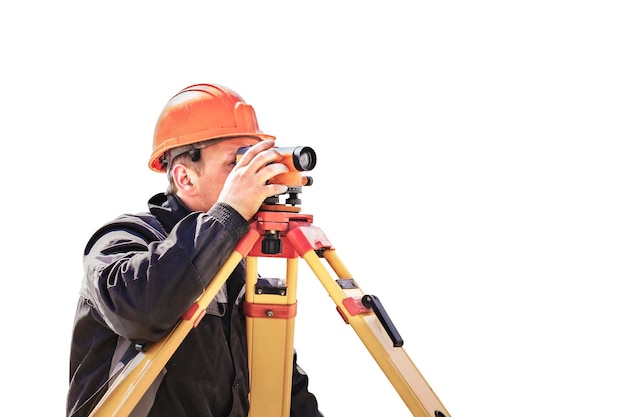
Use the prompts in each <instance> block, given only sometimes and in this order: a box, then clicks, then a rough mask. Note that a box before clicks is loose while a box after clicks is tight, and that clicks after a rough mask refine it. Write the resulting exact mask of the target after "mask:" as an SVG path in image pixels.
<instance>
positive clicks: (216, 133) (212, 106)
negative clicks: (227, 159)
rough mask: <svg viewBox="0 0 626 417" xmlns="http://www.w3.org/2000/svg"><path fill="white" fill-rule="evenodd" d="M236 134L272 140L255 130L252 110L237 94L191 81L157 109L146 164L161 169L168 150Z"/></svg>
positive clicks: (166, 161)
mask: <svg viewBox="0 0 626 417" xmlns="http://www.w3.org/2000/svg"><path fill="white" fill-rule="evenodd" d="M239 136H251V137H256V138H258V139H259V140H265V139H275V138H274V136H271V135H266V134H264V133H263V132H261V130H259V124H258V122H257V119H256V113H255V112H254V109H253V108H252V106H251V105H249V104H246V102H245V101H244V99H243V98H242V97H241V96H240V95H239V94H237V93H236V92H234V91H233V90H231V89H229V88H227V87H224V86H221V85H216V84H194V85H191V86H189V87H186V88H184V89H183V90H181V91H180V92H179V93H177V94H176V95H175V96H174V97H172V98H171V99H170V100H169V101H168V102H167V104H166V105H165V108H164V109H163V111H162V112H161V115H160V116H159V119H158V120H157V123H156V127H155V128H154V140H153V146H152V155H151V156H150V161H149V163H148V166H149V167H150V169H151V170H153V171H156V172H165V170H166V165H167V163H168V160H167V153H168V151H169V150H170V149H173V148H178V147H181V146H189V145H193V144H194V143H198V142H206V141H210V140H214V139H221V138H230V137H239Z"/></svg>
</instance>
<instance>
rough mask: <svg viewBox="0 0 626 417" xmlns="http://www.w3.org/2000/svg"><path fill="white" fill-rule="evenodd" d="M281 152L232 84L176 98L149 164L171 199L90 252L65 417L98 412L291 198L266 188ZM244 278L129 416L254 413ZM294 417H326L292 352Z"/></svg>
mask: <svg viewBox="0 0 626 417" xmlns="http://www.w3.org/2000/svg"><path fill="white" fill-rule="evenodd" d="M246 146H251V147H250V148H249V149H248V150H247V152H246V153H245V154H244V155H243V156H242V157H241V158H240V159H239V161H237V156H236V154H237V150H238V149H239V148H241V147H246ZM273 146H274V137H273V136H270V135H266V134H264V133H262V132H261V131H260V130H259V127H258V123H257V119H256V115H255V112H254V109H253V108H252V107H251V106H250V105H248V104H246V103H245V101H244V100H243V99H242V98H241V96H239V95H238V94H237V93H235V92H234V91H232V90H230V89H228V88H225V87H223V86H218V85H209V84H198V85H192V86H190V87H187V88H185V89H183V90H182V91H180V92H179V93H178V94H176V95H175V96H174V97H173V98H172V99H170V101H169V102H168V103H167V105H166V106H165V108H164V109H163V111H162V113H161V115H160V117H159V120H158V121H157V125H156V128H155V132H154V143H153V152H152V155H151V157H150V161H149V167H150V168H151V169H152V170H154V171H157V172H165V173H166V175H167V178H168V182H169V186H168V190H167V192H166V193H160V194H157V195H155V196H154V197H152V198H151V199H150V201H149V202H148V208H149V212H146V213H139V214H135V215H128V214H127V215H122V216H120V217H118V218H117V219H115V220H113V221H110V222H108V223H106V224H105V225H103V226H102V227H101V228H100V229H99V230H98V231H96V233H94V235H93V236H92V237H91V239H90V240H89V242H88V243H87V245H86V247H85V252H84V272H85V275H84V279H83V283H82V286H81V290H80V297H79V301H78V307H77V312H76V318H75V323H74V332H73V337H72V344H71V353H70V386H69V391H68V397H67V415H68V416H87V415H89V413H90V411H91V410H92V409H93V407H94V406H95V405H96V404H97V402H98V400H99V398H101V396H102V395H103V394H104V392H105V391H106V389H107V388H108V382H109V381H110V378H111V377H112V376H113V375H115V372H117V371H118V370H119V369H120V368H121V367H122V366H123V365H124V364H126V363H128V361H129V360H130V359H131V358H132V357H133V356H134V355H136V354H137V346H143V345H145V344H149V343H151V342H155V341H158V340H159V339H161V338H162V337H163V336H164V335H166V334H167V333H168V332H169V331H170V330H171V329H172V328H173V327H174V326H175V325H176V323H177V321H178V320H179V319H180V317H181V316H182V315H183V314H184V313H185V311H187V309H188V308H189V307H190V306H191V304H192V303H193V302H194V301H195V300H196V299H197V298H198V297H199V296H200V294H201V293H202V292H203V290H204V289H205V288H206V287H207V285H208V284H209V282H210V281H211V279H212V278H213V277H214V276H215V274H216V272H217V271H218V270H219V268H220V267H221V266H222V265H223V263H224V261H225V260H226V258H227V257H228V256H229V255H230V254H231V252H232V251H233V249H234V247H235V244H236V243H237V242H238V241H239V240H240V239H241V238H242V237H243V236H244V235H245V234H246V232H247V231H248V230H249V227H250V226H249V223H248V221H249V220H250V219H251V218H252V217H253V216H254V215H255V214H256V212H257V211H258V209H259V207H260V205H261V203H262V202H263V201H264V200H265V199H266V198H268V197H271V196H275V195H279V194H282V193H284V192H286V191H287V186H286V185H282V184H269V183H268V180H269V179H270V178H273V177H274V176H276V175H278V174H282V173H285V172H287V171H288V168H287V166H285V165H283V164H281V163H280V159H281V156H280V154H279V153H278V152H277V151H275V150H273V149H272V147H273ZM244 283H245V265H244V261H242V262H241V263H240V264H239V265H238V266H237V267H236V268H235V269H234V271H233V273H232V274H231V276H230V277H229V279H228V280H227V283H226V284H225V285H224V286H223V287H222V288H221V289H220V291H219V292H218V294H217V296H216V297H215V298H214V299H213V301H212V302H211V304H210V305H209V307H208V308H207V311H206V314H205V316H204V317H203V318H202V320H200V321H199V322H198V323H197V326H196V327H195V328H194V329H192V331H191V332H190V333H189V334H188V335H187V337H186V338H185V339H184V341H183V342H182V343H181V345H180V346H179V347H178V349H177V350H176V351H175V352H174V354H173V356H172V357H171V359H170V360H169V361H168V363H167V365H166V366H165V369H163V371H162V372H161V374H160V375H159V376H158V377H157V379H156V380H155V381H154V383H153V384H152V385H151V386H150V388H149V389H148V391H147V392H146V394H145V395H144V396H143V397H142V399H141V400H140V402H139V403H138V404H137V406H136V407H135V408H134V410H133V412H132V414H131V415H132V416H134V417H135V416H149V417H158V416H164V417H182V416H198V417H227V416H228V417H246V416H247V413H248V394H249V380H248V363H247V346H246V329H245V316H244V314H243V310H242V304H243V300H242V296H243V287H244ZM268 383H271V381H268ZM291 415H292V416H294V417H295V416H302V417H311V416H315V417H319V416H321V413H320V412H319V411H318V405H317V401H316V398H315V397H314V396H313V395H312V394H311V393H309V392H308V377H307V376H306V374H304V372H302V370H301V369H300V368H299V367H298V366H297V363H296V357H295V354H294V371H293V384H292V399H291Z"/></svg>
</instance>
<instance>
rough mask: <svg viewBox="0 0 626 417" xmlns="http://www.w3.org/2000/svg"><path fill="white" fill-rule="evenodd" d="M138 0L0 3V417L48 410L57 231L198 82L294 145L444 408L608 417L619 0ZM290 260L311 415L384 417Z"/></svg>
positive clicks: (70, 280) (323, 212) (60, 271)
mask: <svg viewBox="0 0 626 417" xmlns="http://www.w3.org/2000/svg"><path fill="white" fill-rule="evenodd" d="M138 3H139V2H129V1H117V0H115V1H109V2H102V3H94V2H78V1H65V0H57V1H30V2H28V1H24V2H5V3H3V5H2V6H1V7H0V39H1V40H0V42H1V46H2V49H1V54H2V64H1V65H0V68H1V69H0V71H1V75H2V76H1V77H0V92H1V96H0V106H1V108H0V114H1V120H2V121H1V129H0V133H1V134H2V138H1V140H2V144H3V148H2V164H1V166H2V178H3V182H4V193H3V195H4V197H3V201H2V207H1V210H2V217H1V219H2V224H3V227H2V231H3V239H2V243H1V245H2V250H1V254H2V266H3V267H2V272H0V274H1V275H2V298H3V301H2V304H1V307H0V308H1V309H2V311H1V314H0V317H2V321H3V326H2V327H3V332H4V335H3V337H2V343H1V345H0V352H1V353H2V358H1V360H2V363H3V365H2V377H3V378H2V379H3V380H4V382H5V383H4V384H3V388H2V391H0V392H1V394H0V397H1V398H2V408H3V410H4V411H2V412H0V413H1V414H3V415H6V414H7V413H8V412H9V411H8V410H11V411H10V413H12V414H16V415H32V416H35V415H57V416H61V415H63V414H64V407H65V392H66V388H67V383H68V351H69V343H70V332H71V327H72V322H73V314H74V306H75V303H76V299H77V291H78V288H79V285H80V280H81V274H82V269H81V252H82V249H83V246H84V244H85V243H86V241H87V239H88V238H89V236H90V234H91V232H93V231H94V229H95V228H96V227H97V226H99V225H100V224H101V223H103V222H105V221H107V220H109V219H111V218H113V217H115V216H117V215H118V214H121V213H123V212H138V211H144V210H145V208H146V201H147V199H148V198H149V197H150V196H152V195H153V194H154V193H156V192H159V191H163V190H164V189H165V178H164V177H163V176H161V175H159V174H155V173H153V172H152V171H150V170H149V169H148V168H147V161H148V157H149V154H150V152H151V144H152V133H153V128H154V123H155V122H156V119H157V117H158V114H159V113H160V111H161V109H162V108H163V106H164V105H165V103H166V101H167V100H168V99H169V98H170V97H171V96H172V95H173V94H174V93H176V92H177V91H178V90H180V89H181V88H183V87H185V86H187V85H189V84H193V83H198V82H214V83H221V84H224V85H227V86H230V87H232V88H233V89H235V90H236V91H238V92H239V93H240V94H241V95H242V96H243V97H244V98H245V99H246V101H247V102H249V103H250V104H252V105H253V106H254V107H255V109H256V112H257V116H258V118H259V123H260V126H261V129H263V130H264V131H265V132H266V133H271V134H274V135H276V136H277V137H278V144H279V145H283V146H295V145H309V146H311V147H313V148H314V149H315V150H316V152H317V154H318V166H317V168H316V169H315V170H314V171H313V172H312V173H311V174H312V175H313V178H314V181H315V182H314V184H313V186H311V187H308V188H307V189H305V192H304V193H303V195H302V199H303V204H302V208H303V211H304V212H307V213H311V214H314V223H315V224H316V225H318V226H320V227H321V228H322V229H323V230H324V231H325V232H326V234H327V236H328V237H329V238H330V240H331V241H332V242H333V244H334V245H335V247H336V248H337V252H338V254H339V255H340V257H341V259H342V260H343V261H344V263H345V264H346V266H347V267H348V269H350V271H351V272H352V274H353V275H354V276H355V278H356V279H357V282H358V283H359V284H360V285H361V287H362V288H363V289H364V290H365V292H367V293H372V294H375V295H377V296H378V297H379V298H380V299H381V301H382V302H383V304H384V306H385V308H386V309H387V311H388V313H389V314H390V316H391V318H392V320H393V321H394V323H395V325H396V327H397V328H398V329H399V331H400V333H401V335H402V336H403V338H404V340H405V349H406V350H407V352H408V353H409V355H410V356H411V358H412V359H413V361H414V362H415V364H416V366H417V367H418V368H419V369H420V371H421V372H422V373H423V375H424V376H425V378H426V380H427V381H428V382H429V383H430V385H431V386H432V388H433V389H434V390H435V392H436V393H437V395H438V396H439V397H440V399H441V400H442V402H443V403H444V405H445V406H446V407H447V409H448V411H449V412H450V414H451V415H452V416H456V417H460V416H468V417H469V416H481V417H487V416H509V417H514V416H528V415H554V416H588V415H612V416H623V415H626V405H624V401H623V397H624V392H625V389H626V383H625V382H624V381H625V379H624V374H625V372H626V359H625V356H624V352H625V351H626V343H625V342H624V337H623V336H624V335H623V332H624V318H625V317H626V316H625V313H626V307H625V303H624V293H625V291H624V288H623V281H624V277H625V272H626V269H625V266H624V254H625V253H626V240H625V239H626V221H625V218H624V213H625V211H626V210H625V209H626V198H625V194H624V191H625V184H624V179H625V178H626V168H625V166H624V157H625V156H626V155H625V152H624V140H625V133H626V128H625V114H626V113H625V110H626V81H625V76H624V74H626V58H625V46H626V45H625V40H626V29H625V25H624V21H625V18H626V15H625V13H624V10H623V9H622V8H621V7H620V6H621V2H619V1H602V0H595V1H554V0H543V1H524V2H497V1H482V0H480V1H474V2H463V1H439V2H408V1H406V2H401V1H395V0H391V1H385V2H377V3H374V2H371V1H365V2H363V1H361V2H357V1H343V2H342V1H332V2H331V1H321V2H310V3H306V4H305V3H302V2H287V1H266V2H229V3H228V5H224V4H225V3H226V2H214V1H202V2H199V1H198V2H193V1H180V2H163V1H153V2H147V1H145V2H142V4H141V5H139V4H138ZM8 4H10V5H8ZM301 265H302V267H301V273H300V276H299V284H300V285H299V290H298V294H299V297H298V298H299V314H298V319H297V324H296V346H297V349H298V352H299V356H300V362H301V365H302V366H303V367H304V368H305V369H306V370H307V371H308V373H309V375H310V378H311V384H310V388H311V390H312V391H313V392H314V393H315V394H316V395H317V397H318V400H319V402H320V407H321V409H322V410H323V411H324V412H325V414H326V416H327V417H330V416H352V415H360V416H383V415H384V416H408V415H410V413H409V411H408V410H407V409H406V407H405V406H404V405H403V404H402V402H401V401H400V400H399V397H398V396H397V394H396V393H395V392H394V391H393V387H392V386H391V385H390V384H389V382H388V381H387V380H386V378H385V377H384V376H383V374H382V372H380V370H379V369H378V368H377V367H376V365H375V363H374V361H373V359H372V358H371V357H370V356H368V354H367V353H366V351H365V348H364V346H363V344H361V343H360V342H359V341H358V338H357V337H356V335H355V334H354V332H353V331H352V330H351V328H350V327H349V326H347V325H345V324H344V323H343V322H342V321H341V320H340V319H339V316H338V315H337V314H336V312H335V310H334V307H335V306H334V304H333V303H332V302H331V301H330V299H329V298H328V296H327V294H326V293H325V292H324V290H323V288H322V287H321V286H320V285H319V284H318V283H317V282H316V281H315V277H314V276H313V275H312V273H311V272H310V271H309V270H308V269H307V268H306V264H305V263H304V262H302V263H301ZM261 272H262V267H261Z"/></svg>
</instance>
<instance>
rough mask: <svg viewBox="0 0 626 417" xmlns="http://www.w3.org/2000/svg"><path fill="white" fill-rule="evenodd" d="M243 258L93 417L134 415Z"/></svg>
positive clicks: (235, 256) (231, 262)
mask: <svg viewBox="0 0 626 417" xmlns="http://www.w3.org/2000/svg"><path fill="white" fill-rule="evenodd" d="M252 238H255V236H252ZM242 241H244V243H246V245H247V246H248V248H247V249H244V250H245V252H244V253H247V252H248V250H249V246H250V245H251V244H250V243H248V241H246V240H245V239H244V240H242ZM242 258H243V255H242V254H241V253H240V252H238V251H233V253H231V255H230V257H229V258H228V259H227V260H226V262H225V263H224V265H223V266H222V267H221V268H220V270H219V271H218V272H217V274H216V275H215V277H214V278H213V280H212V281H211V283H210V284H209V285H208V287H207V288H206V290H205V291H204V293H202V295H201V296H200V297H199V298H198V299H197V300H196V302H195V303H194V304H193V305H192V306H191V308H190V309H189V310H187V313H186V314H185V315H184V316H183V317H182V318H181V320H180V321H179V322H178V324H177V325H176V327H175V328H174V329H173V330H172V331H171V332H170V333H169V334H168V335H167V336H165V337H164V338H162V339H161V340H159V341H158V342H156V343H153V344H150V345H148V348H147V349H146V351H145V352H140V353H139V354H137V356H136V357H135V358H134V359H133V360H132V361H131V363H130V364H129V365H131V366H130V367H129V368H128V369H127V370H126V371H124V372H123V373H122V374H120V375H119V376H118V377H117V379H116V380H115V381H113V382H112V384H111V385H110V387H109V389H108V390H107V392H106V393H105V394H104V396H103V397H102V399H101V400H100V401H99V402H98V404H97V405H96V407H95V408H94V409H93V410H92V412H91V413H90V414H89V417H126V416H128V415H129V414H130V413H131V412H132V411H133V409H134V408H135V406H136V405H137V403H138V402H139V400H140V399H141V397H143V395H144V394H145V393H146V391H147V390H148V388H149V387H150V385H151V384H152V382H153V381H154V380H155V379H156V377H157V376H158V375H159V373H160V372H161V370H162V369H163V368H164V367H165V365H166V364H167V361H168V360H169V359H170V358H171V357H172V355H173V354H174V352H175V351H176V349H178V347H179V346H180V344H181V343H182V342H183V340H184V339H185V337H186V336H187V334H188V333H189V332H190V331H191V329H192V328H193V326H194V323H195V322H196V320H198V319H199V318H200V316H201V315H202V314H203V312H204V311H205V310H206V308H207V307H208V306H209V304H210V303H211V300H213V298H214V297H215V295H216V294H217V292H218V291H219V290H220V288H222V286H223V285H224V284H225V283H226V280H227V279H228V277H229V276H230V274H231V273H232V271H233V270H234V269H235V267H237V264H238V263H239V262H240V261H241V259H242Z"/></svg>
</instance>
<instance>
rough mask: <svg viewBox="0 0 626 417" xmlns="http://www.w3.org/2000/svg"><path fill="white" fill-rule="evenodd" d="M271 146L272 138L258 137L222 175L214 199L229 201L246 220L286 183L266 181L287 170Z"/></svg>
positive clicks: (281, 192)
mask: <svg viewBox="0 0 626 417" xmlns="http://www.w3.org/2000/svg"><path fill="white" fill-rule="evenodd" d="M273 147H274V141H273V140H262V141H261V142H259V143H257V144H255V145H254V146H252V147H250V148H249V149H248V150H247V151H246V153H245V154H243V156H242V157H241V159H240V160H239V162H238V163H237V164H236V165H235V167H234V168H233V170H232V171H231V173H230V175H228V177H227V178H226V182H225V183H224V188H222V192H221V193H220V195H219V197H218V201H220V202H223V203H226V204H229V205H230V206H231V207H233V208H234V209H235V210H237V211H238V212H239V214H241V215H242V216H243V217H244V218H245V219H246V220H250V219H251V218H252V216H254V215H255V214H256V212H257V211H258V210H259V208H260V207H261V204H262V203H263V201H265V199H266V198H268V197H271V196H274V195H278V194H283V193H285V192H287V189H288V187H287V186H286V185H283V184H268V183H267V181H268V180H269V179H270V178H273V177H275V176H276V175H278V174H284V173H286V172H288V171H289V168H287V166H286V165H284V164H281V163H280V162H279V161H280V160H281V159H282V155H281V154H280V153H279V152H277V151H275V150H272V149H271V148H273Z"/></svg>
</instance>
